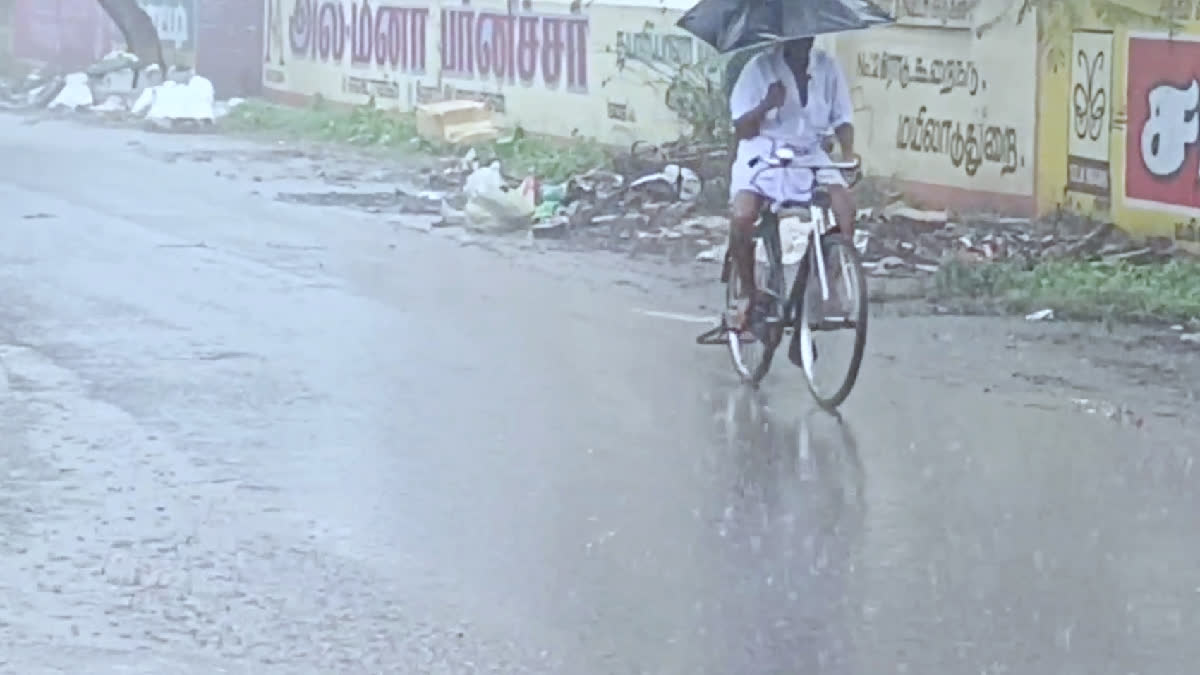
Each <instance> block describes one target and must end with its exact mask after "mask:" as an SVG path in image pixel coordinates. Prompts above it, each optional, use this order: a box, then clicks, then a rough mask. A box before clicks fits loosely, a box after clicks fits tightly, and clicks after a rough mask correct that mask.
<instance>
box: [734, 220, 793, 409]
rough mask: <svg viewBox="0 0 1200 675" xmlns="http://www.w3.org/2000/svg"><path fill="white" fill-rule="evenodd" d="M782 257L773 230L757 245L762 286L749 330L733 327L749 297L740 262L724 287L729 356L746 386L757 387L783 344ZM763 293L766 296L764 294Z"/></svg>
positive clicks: (757, 271)
mask: <svg viewBox="0 0 1200 675" xmlns="http://www.w3.org/2000/svg"><path fill="white" fill-rule="evenodd" d="M781 260H782V256H781V253H780V244H779V231H778V230H770V231H768V232H767V233H765V234H764V235H763V236H762V237H761V238H760V239H756V241H755V265H754V267H755V270H754V278H755V282H756V283H757V285H758V286H759V289H760V290H759V293H758V296H759V306H758V307H755V308H752V310H751V321H750V325H749V326H748V327H747V330H736V329H735V328H734V326H733V325H732V322H733V321H736V319H734V318H733V317H734V315H735V314H736V311H735V308H738V307H739V303H740V302H741V301H742V299H743V298H745V297H747V295H748V294H747V292H746V289H743V288H742V276H741V274H739V269H738V263H737V259H736V258H734V259H732V260H731V261H730V274H729V281H728V282H727V283H726V285H725V306H726V307H727V308H728V309H727V319H726V322H727V326H728V330H727V332H726V337H727V339H728V340H729V356H730V358H731V359H732V361H733V368H734V370H736V371H737V372H738V375H740V376H741V378H742V380H743V381H745V382H746V383H748V384H750V385H753V386H758V384H759V383H760V382H762V380H763V378H764V377H766V376H767V372H768V371H770V369H771V360H772V359H773V358H774V356H775V349H776V348H777V347H778V346H779V343H780V342H781V341H782V340H783V326H784V322H783V320H782V311H781V310H782V301H781V300H780V298H782V297H783V263H782V262H781ZM764 290H765V291H766V292H764Z"/></svg>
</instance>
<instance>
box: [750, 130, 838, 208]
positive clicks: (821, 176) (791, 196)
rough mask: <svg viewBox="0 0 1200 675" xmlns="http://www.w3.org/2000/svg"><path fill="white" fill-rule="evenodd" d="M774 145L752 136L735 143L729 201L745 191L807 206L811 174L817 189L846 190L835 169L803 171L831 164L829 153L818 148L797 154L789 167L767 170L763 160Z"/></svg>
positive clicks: (777, 200) (773, 141)
mask: <svg viewBox="0 0 1200 675" xmlns="http://www.w3.org/2000/svg"><path fill="white" fill-rule="evenodd" d="M775 143H776V141H775V140H773V139H771V138H769V137H766V136H756V137H754V138H750V139H747V140H744V141H741V142H740V143H738V149H737V157H736V158H735V159H734V160H733V169H732V171H730V176H729V199H730V201H733V198H734V196H735V195H737V193H739V192H742V191H747V192H753V193H755V194H757V195H760V196H762V197H766V198H767V199H770V200H772V201H775V202H782V201H796V202H807V201H810V200H811V199H812V189H813V178H814V175H813V174H814V173H815V174H816V176H815V178H816V183H817V184H818V185H841V186H843V187H845V186H846V179H845V177H844V176H842V172H841V171H839V170H837V169H817V170H816V171H815V172H814V171H813V170H812V169H809V168H806V166H805V165H818V166H819V165H823V164H830V163H832V161H833V160H832V159H830V157H829V153H827V152H825V151H824V150H822V149H821V148H813V149H812V150H810V151H808V152H807V153H805V154H803V155H800V154H797V156H796V158H795V159H793V160H792V161H791V164H790V165H789V166H786V167H770V166H768V165H767V163H766V161H764V160H765V159H766V158H769V157H770V156H771V153H772V152H773V150H774V147H775ZM756 157H760V158H764V159H763V160H760V161H758V162H757V163H755V165H754V166H750V160H752V159H754V158H756Z"/></svg>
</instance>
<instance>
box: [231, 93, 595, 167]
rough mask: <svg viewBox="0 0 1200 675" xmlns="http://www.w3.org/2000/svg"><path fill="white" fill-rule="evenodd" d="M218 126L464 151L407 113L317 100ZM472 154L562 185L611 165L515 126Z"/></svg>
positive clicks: (589, 147) (248, 107) (578, 143)
mask: <svg viewBox="0 0 1200 675" xmlns="http://www.w3.org/2000/svg"><path fill="white" fill-rule="evenodd" d="M221 124H222V127H223V128H225V129H228V130H230V131H233V132H236V133H247V134H258V135H267V136H271V137H274V138H283V139H292V140H310V141H322V142H327V143H339V144H346V145H351V146H356V147H363V148H381V149H396V150H408V151H411V152H413V153H421V154H426V155H436V156H441V157H445V156H453V155H455V154H457V155H462V154H465V153H466V152H467V147H453V148H452V147H449V146H445V145H438V144H434V143H429V142H427V141H424V140H422V139H420V138H419V137H418V136H417V127H416V122H415V120H414V118H413V115H412V114H410V113H402V112H394V111H387V110H381V109H379V108H376V107H375V106H374V105H372V104H367V105H362V106H356V107H353V108H347V107H345V106H336V105H330V104H329V103H327V102H325V101H323V100H321V99H317V100H316V101H315V102H314V103H313V104H312V105H310V106H306V107H291V106H282V105H275V104H272V103H267V102H264V101H247V102H246V103H244V104H243V105H240V106H238V107H237V108H234V109H233V110H232V111H230V113H229V115H228V116H227V117H226V118H225V119H223V120H222V122H221ZM475 151H476V157H477V158H478V159H479V160H480V161H481V162H483V163H484V164H487V163H490V162H491V161H492V160H495V159H498V160H500V164H501V167H502V168H503V170H504V172H505V173H506V174H508V175H510V176H526V175H530V174H532V175H535V176H537V177H538V178H539V179H541V180H542V181H543V182H560V181H564V180H566V179H567V178H570V177H571V176H573V175H577V174H580V173H583V172H585V171H588V170H591V169H594V168H596V167H608V166H611V164H612V160H611V157H610V156H609V154H608V152H607V151H606V150H605V148H604V147H603V146H602V145H600V144H599V143H596V142H595V141H591V140H588V139H583V138H572V139H568V140H554V139H547V138H542V137H538V136H532V135H529V134H526V133H525V132H524V131H523V130H522V129H520V128H518V129H516V130H515V131H513V132H512V133H510V134H507V135H504V136H502V137H501V139H500V140H498V141H495V142H491V143H483V144H480V145H477V146H475Z"/></svg>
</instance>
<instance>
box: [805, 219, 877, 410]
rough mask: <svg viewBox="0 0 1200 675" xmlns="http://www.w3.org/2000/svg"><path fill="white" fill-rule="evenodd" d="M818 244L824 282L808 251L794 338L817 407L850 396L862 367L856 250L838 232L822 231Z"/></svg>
mask: <svg viewBox="0 0 1200 675" xmlns="http://www.w3.org/2000/svg"><path fill="white" fill-rule="evenodd" d="M821 248H822V252H823V254H824V255H823V256H822V258H823V260H824V276H823V278H824V281H825V284H824V285H823V284H822V275H821V274H820V270H819V269H818V267H817V264H816V263H817V261H816V259H815V257H814V256H813V254H812V253H813V252H812V251H809V253H808V254H806V255H805V261H804V265H803V267H802V268H801V270H800V273H801V274H805V276H804V277H803V278H805V279H806V281H805V286H804V295H803V299H802V301H801V306H800V312H799V316H798V317H797V320H796V322H795V331H796V335H795V338H794V339H795V340H796V348H797V349H798V350H799V352H800V354H799V361H800V365H801V368H802V369H803V370H804V375H805V379H806V380H807V381H808V389H809V391H811V392H812V395H813V398H815V399H816V400H817V403H819V404H820V405H821V406H822V407H825V408H835V407H837V406H839V405H841V404H842V403H843V402H845V400H846V398H847V397H849V396H850V392H851V390H853V389H854V383H855V382H856V381H857V379H858V371H859V368H860V367H861V366H862V359H863V352H864V351H865V350H866V346H867V315H868V311H867V310H868V308H867V280H866V276H865V275H864V274H863V268H862V261H861V258H860V257H859V255H858V251H857V250H856V249H855V248H854V245H853V244H852V243H850V242H849V241H848V240H847V239H846V238H845V237H843V236H842V235H841V234H834V233H829V234H826V235H825V236H823V237H822V238H821ZM847 341H848V343H849V344H848V345H845V344H842V343H845V342H847ZM847 346H848V349H847V348H845V347H847ZM818 357H819V358H818Z"/></svg>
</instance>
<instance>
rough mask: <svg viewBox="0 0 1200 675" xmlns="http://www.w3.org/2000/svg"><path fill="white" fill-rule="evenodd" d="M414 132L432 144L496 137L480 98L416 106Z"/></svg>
mask: <svg viewBox="0 0 1200 675" xmlns="http://www.w3.org/2000/svg"><path fill="white" fill-rule="evenodd" d="M416 118H417V135H418V136H420V137H421V138H423V139H425V140H426V141H430V142H432V143H449V144H451V145H464V144H470V143H482V142H485V141H493V140H496V139H497V138H499V136H500V129H499V128H498V127H497V126H496V123H495V122H494V121H493V119H492V112H491V110H489V109H488V107H487V105H486V104H484V103H482V102H480V101H458V100H454V101H438V102H436V103H422V104H419V105H418V106H417V110H416Z"/></svg>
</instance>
